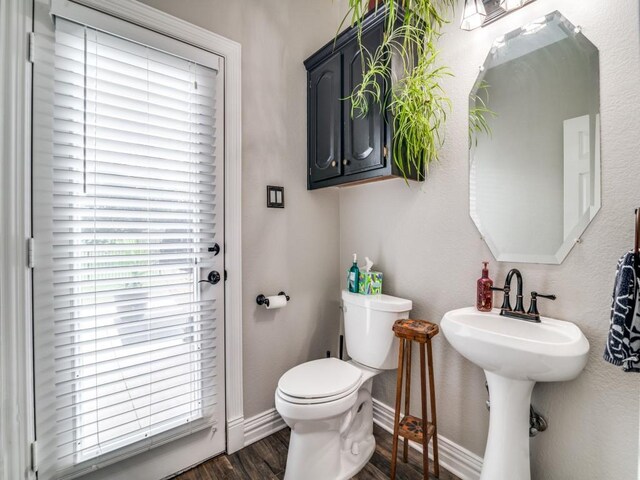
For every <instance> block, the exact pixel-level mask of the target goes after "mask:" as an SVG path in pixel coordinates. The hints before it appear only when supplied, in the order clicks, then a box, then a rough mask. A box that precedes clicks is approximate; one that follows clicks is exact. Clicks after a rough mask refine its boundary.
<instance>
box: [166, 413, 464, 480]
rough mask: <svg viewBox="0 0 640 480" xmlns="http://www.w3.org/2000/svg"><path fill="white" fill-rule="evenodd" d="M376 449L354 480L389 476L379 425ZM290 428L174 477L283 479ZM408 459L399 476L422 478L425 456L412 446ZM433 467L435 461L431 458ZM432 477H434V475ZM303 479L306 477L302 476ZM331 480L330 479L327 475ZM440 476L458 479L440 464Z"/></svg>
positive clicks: (386, 442)
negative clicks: (423, 458)
mask: <svg viewBox="0 0 640 480" xmlns="http://www.w3.org/2000/svg"><path fill="white" fill-rule="evenodd" d="M373 433H374V435H375V437H376V451H375V453H374V454H373V457H371V460H369V463H367V465H366V466H365V467H364V469H362V471H361V472H360V473H358V474H357V475H356V476H355V477H353V480H385V479H388V478H389V469H390V458H391V435H390V434H389V433H387V432H386V431H384V430H383V429H382V428H380V427H378V426H377V425H376V426H374V430H373ZM288 446H289V429H288V428H287V429H284V430H281V431H279V432H277V433H274V434H273V435H271V436H269V437H267V438H264V439H262V440H260V441H259V442H256V443H254V444H252V445H249V446H248V447H247V448H244V449H242V450H240V451H239V452H236V453H234V454H233V455H220V456H219V457H216V458H214V459H212V460H209V461H208V462H205V463H203V464H202V465H198V466H197V467H195V468H193V469H191V470H189V471H187V472H184V473H182V474H180V475H178V476H177V477H175V480H223V479H225V480H226V479H229V480H281V479H283V478H284V467H285V464H286V461H287V448H288ZM409 451H410V454H409V462H408V463H406V464H405V463H402V461H401V460H400V461H399V462H398V474H397V476H396V478H397V479H398V480H414V479H415V480H422V478H423V477H422V456H421V455H420V454H419V453H418V452H416V451H415V450H413V449H409ZM431 468H433V462H431ZM430 478H431V479H435V477H433V476H431V477H430ZM301 480H304V479H301ZM327 480H331V479H327ZM440 480H459V479H458V477H456V476H454V475H452V474H450V473H448V472H447V471H445V470H444V469H443V468H442V467H441V468H440Z"/></svg>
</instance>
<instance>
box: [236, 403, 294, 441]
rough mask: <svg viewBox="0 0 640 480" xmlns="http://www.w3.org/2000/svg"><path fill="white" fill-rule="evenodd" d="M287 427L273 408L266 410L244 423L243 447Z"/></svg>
mask: <svg viewBox="0 0 640 480" xmlns="http://www.w3.org/2000/svg"><path fill="white" fill-rule="evenodd" d="M286 426H287V424H286V423H284V420H283V419H282V417H281V416H280V414H279V413H278V412H277V411H276V409H275V408H271V409H269V410H266V411H264V412H262V413H259V414H258V415H255V416H253V417H251V418H247V420H246V421H245V422H244V446H245V447H246V446H248V445H251V444H252V443H255V442H257V441H258V440H262V439H263V438H265V437H268V436H269V435H272V434H274V433H276V432H279V431H280V430H282V429H283V428H285V427H286Z"/></svg>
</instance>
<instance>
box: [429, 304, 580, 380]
mask: <svg viewBox="0 0 640 480" xmlns="http://www.w3.org/2000/svg"><path fill="white" fill-rule="evenodd" d="M499 313H500V310H498V309H494V311H493V312H491V313H483V312H479V311H478V310H476V309H475V308H473V307H471V308H461V309H459V310H452V311H451V312H447V313H445V315H444V317H443V318H442V322H441V324H440V326H441V328H442V331H443V332H444V335H445V336H446V337H447V340H449V343H451V345H452V346H453V348H455V349H456V350H457V351H458V352H459V353H460V354H461V355H462V356H464V357H465V358H467V359H468V360H470V361H471V362H473V363H475V364H476V365H478V366H479V367H481V368H482V369H484V370H485V371H489V372H494V373H496V374H498V375H501V376H504V377H508V378H513V379H517V380H531V381H534V382H559V381H564V380H571V379H573V378H575V377H577V376H578V374H579V373H580V372H581V371H582V369H583V368H584V366H585V365H586V363H587V354H588V353H589V342H588V341H587V339H586V338H585V336H584V335H583V334H582V332H581V331H580V329H579V328H578V327H577V326H576V325H574V324H573V323H571V322H565V321H562V320H555V319H553V318H545V317H542V318H541V319H540V320H541V322H540V323H533V322H527V321H525V320H520V319H517V318H510V317H501V316H500V315H499Z"/></svg>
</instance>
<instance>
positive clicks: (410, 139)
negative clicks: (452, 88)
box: [343, 0, 455, 179]
mask: <svg viewBox="0 0 640 480" xmlns="http://www.w3.org/2000/svg"><path fill="white" fill-rule="evenodd" d="M368 3H369V2H368V0H349V12H348V13H347V15H346V16H345V20H343V23H344V21H346V19H347V18H349V16H351V24H352V25H353V26H354V27H355V28H357V29H358V30H357V31H358V42H359V45H360V49H361V53H362V54H361V56H360V58H361V59H362V60H361V61H362V70H363V77H362V82H360V84H358V85H356V87H355V88H354V90H353V92H351V95H350V97H349V99H350V101H351V115H352V116H354V117H355V116H364V115H366V114H367V112H368V109H369V107H370V105H372V104H373V103H374V102H375V103H377V104H379V105H380V106H381V107H382V109H383V111H384V109H389V110H390V111H391V114H392V118H393V120H392V121H393V127H394V135H393V146H392V152H393V160H394V162H395V164H396V165H397V167H398V170H400V172H401V173H402V174H403V176H404V177H405V179H406V178H407V177H408V176H409V175H410V174H411V173H412V172H414V173H415V174H417V176H418V178H423V177H424V173H425V171H426V170H427V169H428V167H429V165H430V163H431V162H433V161H437V160H438V154H439V151H440V148H441V147H442V144H443V142H444V123H445V121H446V119H447V113H448V112H449V111H450V109H451V102H450V101H449V98H448V97H447V95H446V93H445V92H444V90H443V89H442V86H441V83H442V80H443V78H445V77H446V76H449V75H451V72H450V71H449V70H448V69H447V68H446V67H443V66H439V65H438V62H437V60H438V50H437V42H438V40H439V38H440V35H441V29H442V27H443V25H444V24H445V23H447V22H448V15H449V14H450V13H451V12H452V11H453V6H454V4H455V0H404V1H403V2H402V7H403V8H402V10H401V9H400V8H399V7H398V5H397V4H396V1H395V0H377V2H376V9H377V8H380V7H381V6H384V7H385V8H386V15H387V18H386V23H385V31H384V35H383V40H382V43H381V44H380V45H379V46H378V47H377V48H376V50H375V51H374V52H369V51H367V50H366V48H364V46H363V45H362V41H361V39H362V18H363V17H364V15H365V14H366V13H367V12H368ZM400 19H401V20H400ZM392 59H393V63H394V65H393V68H392ZM396 64H397V65H398V66H397V67H396V66H395V65H396ZM387 87H390V88H387Z"/></svg>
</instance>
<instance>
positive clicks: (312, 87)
mask: <svg viewBox="0 0 640 480" xmlns="http://www.w3.org/2000/svg"><path fill="white" fill-rule="evenodd" d="M308 98H309V112H308V118H309V181H310V183H314V182H317V181H320V180H326V179H329V178H333V177H337V176H340V175H341V174H342V163H341V162H340V156H341V153H342V101H341V98H342V55H341V54H340V53H336V54H335V55H333V56H332V57H330V58H329V59H327V60H326V61H325V62H323V63H322V64H320V65H319V66H318V67H316V68H315V69H313V70H312V71H311V72H309V97H308Z"/></svg>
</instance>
